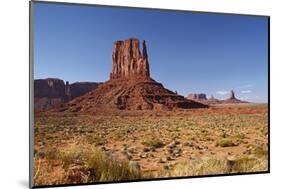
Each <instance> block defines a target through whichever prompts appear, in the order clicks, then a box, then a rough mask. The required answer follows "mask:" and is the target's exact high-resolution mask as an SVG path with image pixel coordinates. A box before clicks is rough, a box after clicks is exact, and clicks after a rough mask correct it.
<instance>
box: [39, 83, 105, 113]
mask: <svg viewBox="0 0 281 189" xmlns="http://www.w3.org/2000/svg"><path fill="white" fill-rule="evenodd" d="M99 84H100V83H95V82H76V83H73V84H69V82H68V81H67V82H66V83H64V81H63V80H61V79H57V78H48V79H36V80H34V110H35V111H45V110H48V109H51V108H53V107H56V106H57V105H59V104H61V103H65V102H68V101H70V100H72V99H74V98H76V97H78V96H81V95H84V94H86V93H87V92H89V91H92V90H94V89H96V88H97V87H98V85H99Z"/></svg>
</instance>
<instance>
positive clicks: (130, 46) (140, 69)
mask: <svg viewBox="0 0 281 189" xmlns="http://www.w3.org/2000/svg"><path fill="white" fill-rule="evenodd" d="M110 79H111V80H112V79H150V72H149V63H148V55H147V49H146V44H145V41H144V40H143V42H142V53H141V52H140V48H139V40H138V39H135V38H130V39H127V40H125V41H116V42H115V43H114V46H113V52H112V71H111V73H110Z"/></svg>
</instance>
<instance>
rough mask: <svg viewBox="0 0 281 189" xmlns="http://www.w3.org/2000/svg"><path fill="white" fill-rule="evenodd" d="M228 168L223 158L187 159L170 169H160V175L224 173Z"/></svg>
mask: <svg viewBox="0 0 281 189" xmlns="http://www.w3.org/2000/svg"><path fill="white" fill-rule="evenodd" d="M228 170H229V169H228V167H227V165H226V162H225V161H223V160H216V159H206V160H203V159H198V160H187V161H183V162H180V163H178V164H176V165H175V167H174V168H173V169H172V170H168V171H162V172H161V173H160V177H176V176H198V175H211V174H224V173H227V172H228Z"/></svg>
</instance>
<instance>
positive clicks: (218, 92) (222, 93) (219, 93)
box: [216, 91, 229, 95]
mask: <svg viewBox="0 0 281 189" xmlns="http://www.w3.org/2000/svg"><path fill="white" fill-rule="evenodd" d="M216 93H217V94H218V95H227V94H228V93H229V92H228V91H217V92H216Z"/></svg>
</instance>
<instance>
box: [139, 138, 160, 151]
mask: <svg viewBox="0 0 281 189" xmlns="http://www.w3.org/2000/svg"><path fill="white" fill-rule="evenodd" d="M142 144H143V145H145V146H147V147H152V148H162V147H163V146H165V144H164V143H163V142H162V140H160V139H159V138H156V137H155V138H149V139H145V140H143V141H142Z"/></svg>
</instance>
